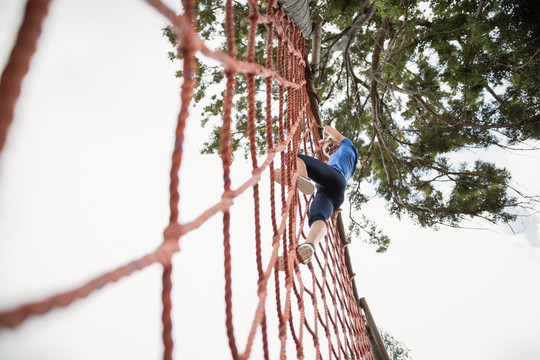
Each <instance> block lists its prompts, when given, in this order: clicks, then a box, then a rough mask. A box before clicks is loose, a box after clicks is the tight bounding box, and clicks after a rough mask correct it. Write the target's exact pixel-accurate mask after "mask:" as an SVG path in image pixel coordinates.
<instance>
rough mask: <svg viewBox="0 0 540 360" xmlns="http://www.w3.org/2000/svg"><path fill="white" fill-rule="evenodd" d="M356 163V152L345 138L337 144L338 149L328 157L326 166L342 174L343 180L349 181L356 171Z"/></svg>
mask: <svg viewBox="0 0 540 360" xmlns="http://www.w3.org/2000/svg"><path fill="white" fill-rule="evenodd" d="M357 161H358V150H356V148H355V147H354V145H353V143H352V142H351V140H349V139H347V138H345V139H343V140H342V141H341V142H340V143H339V149H338V150H337V151H336V152H335V153H333V154H332V155H330V158H329V159H328V165H330V166H331V167H333V168H334V169H336V170H337V171H339V172H340V173H342V174H343V176H344V177H345V180H347V181H349V179H350V178H351V177H352V176H353V174H354V172H355V171H356V162H357Z"/></svg>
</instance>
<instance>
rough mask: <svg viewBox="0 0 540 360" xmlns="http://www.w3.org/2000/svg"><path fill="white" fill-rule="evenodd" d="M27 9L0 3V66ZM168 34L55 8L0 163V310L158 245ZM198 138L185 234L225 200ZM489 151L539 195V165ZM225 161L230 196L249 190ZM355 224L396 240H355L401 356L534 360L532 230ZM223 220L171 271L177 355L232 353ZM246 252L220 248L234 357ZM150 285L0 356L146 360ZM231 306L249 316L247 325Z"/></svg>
mask: <svg viewBox="0 0 540 360" xmlns="http://www.w3.org/2000/svg"><path fill="white" fill-rule="evenodd" d="M168 2H169V3H171V4H172V5H173V6H174V5H175V3H176V1H174V0H170V1H168ZM23 9H24V1H22V0H3V1H2V2H0V61H1V64H2V67H3V66H4V65H5V63H6V61H7V57H8V55H9V52H10V50H11V47H12V44H13V41H14V39H15V34H16V31H17V28H18V25H19V22H20V19H21V15H22V12H23ZM164 25H165V21H164V20H163V19H162V18H161V16H160V15H158V14H157V13H156V12H155V11H154V10H153V9H152V8H150V7H149V6H147V5H146V4H145V3H144V2H142V1H114V2H110V1H104V0H100V1H93V2H82V1H67V0H57V1H53V3H52V6H51V9H50V16H49V17H48V18H47V20H46V23H45V26H44V27H43V35H42V37H41V40H40V42H39V47H38V52H37V54H36V55H35V57H34V59H33V61H32V66H31V70H30V73H29V74H28V76H27V78H26V79H25V82H24V86H23V91H22V97H21V99H20V100H19V102H18V105H17V108H16V118H15V121H14V123H13V126H12V127H11V130H10V133H9V137H8V143H7V145H6V147H5V149H4V151H3V153H2V154H1V155H0V199H1V201H0V289H1V290H0V309H7V308H11V307H12V306H15V305H17V304H20V303H22V302H26V301H32V300H37V299H41V298H43V297H45V296H48V295H51V294H54V293H57V292H58V291H63V290H68V289H71V288H72V287H74V286H77V285H79V284H81V283H82V282H84V281H86V280H88V279H90V278H92V277H94V276H96V275H99V274H101V273H102V272H104V271H107V270H110V269H112V268H115V267H117V266H118V265H122V264H124V263H125V262H127V261H130V260H132V259H134V258H137V257H139V256H141V255H143V254H146V253H148V252H150V251H152V250H153V249H154V248H155V247H156V246H157V245H158V244H159V243H160V241H161V233H162V231H163V228H164V227H165V226H166V224H167V220H168V185H169V180H168V177H169V166H170V153H171V151H172V144H173V133H174V127H175V123H176V115H177V112H178V109H179V97H178V93H179V89H178V86H179V81H178V80H177V79H175V78H174V76H173V74H174V71H175V70H176V65H175V64H173V63H171V62H169V61H168V60H167V56H166V53H167V51H169V50H170V47H169V44H168V43H167V41H166V39H165V38H164V37H163V36H162V35H161V28H162V27H163V26H164ZM204 134H205V132H203V131H201V130H200V129H199V125H198V119H197V116H192V117H191V118H190V120H189V123H188V129H187V138H186V143H185V149H186V154H185V157H184V164H183V170H182V174H181V175H182V181H183V182H182V185H181V194H182V199H181V201H182V203H181V217H182V220H188V219H192V218H194V217H195V216H196V215H198V214H199V213H200V212H202V211H203V210H205V209H206V208H207V207H209V206H210V205H212V204H214V203H215V202H217V201H218V200H219V199H220V196H221V195H220V188H221V170H220V168H221V165H220V163H219V161H218V159H216V157H209V156H200V155H199V154H198V151H199V149H200V148H201V147H202V144H203V142H204V141H205V135H204ZM487 155H488V156H489V157H490V158H492V159H497V160H498V161H500V163H501V164H504V165H506V166H508V168H509V169H510V170H511V172H512V173H513V174H514V179H515V180H516V181H517V182H519V183H520V184H522V185H524V186H525V187H527V188H528V189H529V190H530V191H531V192H535V193H539V192H540V186H539V185H538V181H537V180H536V178H537V175H538V170H537V169H538V165H539V163H540V160H539V157H538V154H537V153H536V154H534V153H526V154H523V153H521V154H508V153H503V152H500V151H491V152H490V153H488V154H487ZM238 159H239V161H238V162H239V163H240V162H241V157H238ZM237 165H238V166H237V167H236V168H235V173H234V174H233V176H234V178H233V181H235V182H234V184H233V185H236V186H238V184H239V183H240V181H241V180H242V179H245V178H246V177H247V176H249V170H246V167H245V166H243V164H237ZM263 186H264V184H263ZM262 193H263V194H264V192H262ZM202 195H204V196H202ZM250 198H251V194H250V193H249V192H248V194H247V195H246V196H243V197H242V198H240V199H238V200H237V201H236V203H237V206H238V208H237V210H234V211H235V213H233V219H234V221H235V223H234V224H233V226H234V225H236V228H240V226H251V225H250V223H251V222H252V221H251V220H249V221H245V219H244V216H246V214H243V213H241V211H242V210H238V209H245V208H246V206H250V205H249V203H250ZM366 211H368V212H369V214H368V215H370V216H371V217H372V218H373V219H375V220H377V221H378V223H379V225H380V226H381V227H382V228H384V230H385V232H386V233H387V234H388V235H389V236H390V237H391V238H392V239H393V244H392V246H391V247H390V249H389V250H388V252H387V253H385V254H376V253H375V252H374V249H373V248H371V247H369V246H367V245H364V244H363V243H362V242H361V241H360V240H358V239H356V240H354V241H353V244H352V245H351V249H350V250H351V256H352V261H353V268H354V270H355V272H356V274H357V276H356V283H357V286H358V289H359V294H360V296H364V297H366V298H367V300H368V303H369V305H370V307H371V310H372V312H373V315H374V316H375V320H376V321H377V324H378V325H379V327H380V328H383V329H385V330H387V331H388V332H390V333H391V334H392V335H393V336H394V337H396V338H397V339H399V340H400V341H402V342H404V343H405V344H406V345H407V346H408V347H409V348H410V349H411V350H412V356H413V357H414V359H416V360H431V359H439V360H449V359H456V358H459V359H479V360H482V359H492V360H503V359H509V358H519V359H521V360H536V359H538V358H540V342H538V339H539V338H540V322H539V321H538V320H539V319H540V309H539V307H538V304H539V303H540V281H538V275H539V274H540V240H539V230H538V217H532V218H529V219H528V220H526V223H525V225H526V226H527V227H526V229H525V231H524V232H522V233H520V234H518V235H515V236H512V235H511V234H510V231H509V230H508V228H507V227H490V229H491V230H489V231H478V230H457V229H442V230H441V231H439V232H434V231H432V230H428V229H419V228H417V227H415V226H413V225H412V224H411V223H409V222H408V221H401V222H399V221H397V220H395V219H391V218H389V217H388V216H387V215H386V214H385V212H384V209H383V208H382V206H380V204H377V202H375V203H374V204H373V205H372V206H370V207H369V208H367V209H366ZM250 216H251V215H250ZM263 216H264V213H263ZM263 218H264V217H263ZM220 221H221V220H220V217H219V216H216V217H214V218H213V219H212V220H210V221H209V222H208V224H207V225H206V226H205V228H204V229H201V230H198V231H196V232H195V233H194V234H190V235H189V236H187V237H185V238H184V239H183V240H182V242H181V248H182V251H181V252H180V253H179V254H177V255H175V258H174V265H175V273H174V285H173V298H174V305H173V306H174V308H173V316H174V336H175V358H177V359H206V358H228V357H229V355H228V354H229V353H228V347H227V339H226V334H225V328H224V325H223V321H224V320H223V319H224V301H223V290H222V289H223V280H222V278H223V269H222V267H223V266H222V263H223V259H222V245H221V243H222V240H221V230H220ZM263 226H265V227H267V226H268V224H264V223H263ZM517 228H520V229H522V228H523V226H521V225H520V226H517ZM247 230H248V229H246V231H245V234H248V233H249V231H247ZM242 231H244V228H242ZM252 247H253V246H252V242H251V240H249V239H248V241H246V238H245V235H244V232H242V235H239V236H237V237H236V238H234V239H233V261H236V262H235V264H236V265H237V266H236V268H235V270H234V273H233V275H234V276H235V277H234V279H235V282H234V286H235V288H234V290H235V293H236V294H238V293H240V294H242V292H245V293H247V294H248V295H246V296H240V295H236V297H235V298H234V306H235V309H236V310H237V311H236V313H235V319H236V320H237V321H236V322H235V329H236V332H237V334H236V335H237V340H238V343H239V347H240V348H243V346H244V343H245V333H246V332H247V328H248V327H249V326H250V325H251V313H252V311H251V309H252V304H253V297H254V296H255V291H254V290H253V289H254V288H255V285H256V274H255V272H256V271H255V266H254V263H255V260H254V255H253V254H254V251H253V249H252ZM264 251H265V252H266V253H267V252H268V251H269V250H268V249H265V250H264ZM243 262H246V264H247V265H244V264H243ZM244 267H245V268H244ZM160 284H161V268H160V266H157V265H155V266H152V267H150V268H148V269H145V270H143V271H142V272H139V273H136V274H134V275H133V276H131V277H129V278H126V279H124V280H122V281H120V282H119V283H117V284H113V285H110V286H107V287H106V288H105V289H103V290H101V291H99V292H97V293H95V294H93V295H92V296H91V297H90V298H88V299H86V300H83V301H78V302H76V303H75V304H73V305H71V306H70V307H69V308H67V309H60V310H55V311H53V312H52V313H50V314H48V315H46V316H43V317H35V318H31V319H30V320H28V321H27V322H25V323H24V324H23V325H22V326H20V327H19V328H18V329H16V330H14V331H12V330H0V359H3V360H15V359H16V360H21V359H55V360H59V359H60V360H61V359H96V358H99V359H113V358H132V359H159V358H161V356H162V355H161V351H162V345H161V338H160V337H161V324H160V322H161V321H160V314H161V305H160V291H161V290H160V289H161V285H160ZM238 309H250V310H248V311H247V312H246V316H245V319H244V317H243V312H242V311H239V310H238ZM244 320H245V321H244ZM293 354H294V353H291V355H290V357H291V358H294V355H293ZM275 357H276V356H275V354H274V357H273V358H275ZM253 358H254V359H256V358H258V355H257V354H254V357H253Z"/></svg>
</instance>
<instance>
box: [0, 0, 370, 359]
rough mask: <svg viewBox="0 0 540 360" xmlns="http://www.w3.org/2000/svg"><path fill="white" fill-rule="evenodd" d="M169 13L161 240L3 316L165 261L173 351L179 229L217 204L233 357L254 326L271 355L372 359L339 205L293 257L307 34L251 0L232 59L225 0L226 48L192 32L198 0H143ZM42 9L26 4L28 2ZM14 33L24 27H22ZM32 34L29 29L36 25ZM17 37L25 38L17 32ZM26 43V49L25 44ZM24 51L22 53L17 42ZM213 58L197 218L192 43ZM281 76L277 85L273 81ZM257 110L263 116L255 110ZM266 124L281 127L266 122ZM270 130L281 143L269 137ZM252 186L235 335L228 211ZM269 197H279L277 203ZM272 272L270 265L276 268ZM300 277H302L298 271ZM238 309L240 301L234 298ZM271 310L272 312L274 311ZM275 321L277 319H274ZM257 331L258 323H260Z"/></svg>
mask: <svg viewBox="0 0 540 360" xmlns="http://www.w3.org/2000/svg"><path fill="white" fill-rule="evenodd" d="M147 2H148V3H149V4H150V5H151V6H152V7H154V8H155V9H156V10H157V11H158V12H160V13H161V14H162V15H163V16H165V17H166V18H167V19H168V20H169V21H170V22H171V24H172V25H173V27H174V29H175V31H176V33H177V35H178V39H179V44H178V49H179V52H180V53H181V54H182V59H183V74H184V81H183V84H182V89H181V90H182V94H181V108H180V112H179V114H178V119H177V126H176V134H175V135H176V136H175V143H174V149H173V152H172V165H171V171H170V187H169V192H170V201H169V206H170V216H169V225H168V226H167V227H166V229H165V230H164V232H163V237H164V240H163V242H162V244H161V245H160V246H159V247H158V248H157V249H156V250H155V251H154V252H152V253H150V254H147V255H145V256H143V257H142V258H140V259H138V260H135V261H132V262H130V263H128V264H126V265H124V266H121V267H119V268H117V269H115V270H112V271H110V272H108V273H105V274H103V275H101V276H99V277H97V278H95V279H94V280H91V281H89V282H88V283H86V284H84V285H82V286H80V287H78V288H76V289H74V290H71V291H68V292H65V293H61V294H57V295H54V296H52V297H50V298H47V299H44V300H41V301H37V302H33V303H30V304H25V305H22V306H20V307H18V308H15V309H12V310H8V311H2V312H0V326H1V327H11V328H14V327H16V326H18V325H20V324H22V323H23V322H24V321H25V320H26V319H27V318H28V317H29V316H32V315H43V314H45V313H47V312H48V311H50V310H51V309H53V308H56V307H65V306H68V305H69V304H71V303H72V302H73V301H75V300H77V299H81V298H85V297H87V296H89V295H90V294H91V293H92V292H94V291H96V290H98V289H101V288H102V287H104V286H105V285H107V284H109V283H111V282H116V281H118V280H119V279H121V278H122V277H125V276H129V275H131V274H133V273H134V272H135V271H137V270H141V269H143V268H146V267H148V266H149V265H151V264H154V263H160V264H162V265H163V276H162V284H163V289H162V303H163V312H162V322H163V333H162V338H163V344H164V359H166V360H169V359H172V353H173V336H172V326H173V322H172V318H171V310H172V299H171V289H172V281H171V277H172V272H173V268H172V263H171V259H172V256H173V255H174V254H175V253H176V252H178V251H179V240H180V238H181V237H183V236H184V235H185V234H187V233H189V232H191V231H193V230H195V229H197V228H199V227H201V226H203V225H204V224H205V222H206V221H207V220H208V219H209V218H211V217H212V216H214V215H216V214H217V213H219V212H221V213H222V214H223V246H224V248H223V251H224V277H225V289H224V295H225V299H224V300H225V318H226V324H225V325H226V332H227V337H228V342H229V348H230V353H231V357H232V358H233V359H235V360H236V359H248V358H250V356H251V354H252V351H253V345H254V343H255V341H254V340H255V337H256V336H257V334H260V335H261V339H262V353H263V354H264V358H265V359H269V358H270V353H271V351H272V349H274V348H275V347H276V346H278V347H279V348H280V350H279V356H280V358H281V359H286V358H287V356H288V355H287V354H288V352H290V346H289V344H291V345H292V346H294V352H295V353H294V355H292V354H290V356H292V357H296V358H297V359H304V358H311V356H312V355H311V354H312V353H313V354H314V355H313V356H315V358H316V359H323V358H328V359H368V360H370V359H372V357H371V351H370V344H369V337H368V333H367V329H366V324H365V321H364V318H363V315H362V310H361V308H360V306H359V304H358V302H357V299H356V298H355V296H354V293H353V287H352V279H351V277H350V275H349V271H348V268H347V265H346V263H345V257H344V252H345V247H344V245H343V242H342V241H341V239H340V238H339V235H338V231H337V220H336V219H337V217H336V216H333V217H332V218H331V219H330V220H329V221H328V231H327V234H326V236H325V239H324V241H322V242H321V244H320V245H319V246H318V249H317V252H316V254H315V257H314V258H313V260H312V261H311V262H310V263H308V264H307V265H300V264H299V263H298V260H297V259H296V247H297V246H298V244H299V243H300V242H301V241H302V239H303V238H305V234H304V231H303V228H304V224H305V223H306V221H307V216H308V209H309V205H310V202H311V197H307V196H305V195H301V194H300V193H299V192H298V191H297V190H296V187H295V186H290V185H291V184H295V183H296V179H297V177H298V174H297V173H296V169H295V168H296V161H295V159H296V155H297V154H298V153H299V152H304V153H311V154H312V155H314V156H320V146H319V145H318V141H319V140H320V139H319V136H318V132H317V131H313V129H315V127H316V126H317V125H316V122H315V119H314V118H313V115H312V114H311V110H310V106H309V100H308V94H307V90H306V88H305V84H306V80H305V77H304V75H305V69H306V66H307V64H306V61H305V55H306V41H305V39H304V38H303V36H302V34H301V32H300V31H299V30H298V28H297V27H296V26H295V25H294V24H293V23H292V22H291V21H290V20H289V19H288V17H287V16H286V15H285V13H284V12H283V10H282V9H281V8H280V7H279V6H278V5H277V2H276V0H268V1H267V3H266V6H265V8H266V13H265V14H261V13H260V8H259V6H258V3H257V1H256V0H249V1H248V4H249V17H248V20H249V29H248V34H249V35H248V52H247V58H246V61H240V60H238V59H236V48H235V37H236V35H235V27H234V8H233V3H232V0H226V4H225V25H224V26H225V34H226V46H227V47H226V52H220V51H214V50H210V49H209V48H208V47H207V46H206V45H205V43H204V41H202V40H201V39H200V38H199V37H198V36H197V34H196V31H195V26H196V19H195V14H196V4H195V2H194V0H184V1H183V8H184V14H182V15H180V16H178V15H177V14H175V13H174V12H173V11H172V10H171V9H170V8H169V7H167V6H166V5H165V4H163V3H162V1H161V0H147ZM47 5H48V1H44V0H41V1H33V0H29V1H28V6H27V14H26V15H25V19H24V20H23V23H22V24H21V30H20V32H19V38H18V41H17V43H16V45H15V48H14V50H13V52H12V57H11V58H10V61H9V62H8V65H7V66H6V69H5V70H4V72H3V74H2V82H1V84H0V94H2V98H3V97H4V96H3V94H9V96H7V95H6V96H7V97H6V99H8V100H9V101H7V100H6V101H5V102H4V100H2V105H1V108H0V110H1V111H0V115H1V125H2V126H1V127H0V140H2V142H1V143H0V149H1V146H2V145H3V142H4V140H5V138H6V136H7V129H8V127H9V124H10V123H11V121H12V117H13V106H14V103H15V101H16V98H17V97H18V93H19V92H20V86H21V85H20V84H21V82H22V78H23V77H24V74H25V73H26V72H27V70H28V63H29V60H30V58H31V55H32V54H33V52H34V51H35V43H36V40H37V34H38V33H36V28H39V24H40V23H41V21H42V20H43V18H44V17H45V14H46V9H47ZM36 13H37V14H39V15H32V14H36ZM261 24H262V26H265V27H266V29H267V35H266V49H265V55H266V59H265V63H264V65H261V64H257V63H256V62H255V42H256V36H257V27H258V26H260V25H261ZM21 34H22V35H21ZM28 34H33V35H32V36H30V35H28ZM21 39H22V40H21ZM22 48H24V49H25V50H21V49H22ZM21 52H22V53H24V54H25V56H19V55H18V54H19V53H21ZM197 52H198V53H200V54H202V55H203V56H207V57H209V58H212V59H214V60H216V61H218V62H219V63H221V64H222V66H223V69H224V73H225V76H226V86H225V91H224V101H223V126H222V131H221V138H220V149H219V153H220V156H221V159H222V164H223V169H222V170H223V194H222V198H221V199H220V201H218V202H217V203H216V204H214V205H213V206H211V207H210V208H208V209H207V210H206V211H204V212H203V213H202V214H200V215H199V216H198V217H197V218H196V219H195V220H193V221H191V222H188V223H183V224H180V223H179V222H178V219H179V210H178V209H179V202H180V194H179V191H178V187H179V185H180V180H181V179H180V178H179V175H178V174H179V171H180V169H181V166H182V155H183V143H184V131H185V126H186V121H188V118H189V116H188V109H189V106H190V104H191V101H192V97H193V89H194V86H195V81H194V79H195V54H196V53H197ZM238 74H245V75H246V77H247V94H246V96H247V100H248V140H249V149H250V158H251V166H252V176H251V177H250V178H248V179H246V180H245V181H244V182H243V183H242V184H241V185H240V186H239V187H238V188H236V189H232V188H231V164H232V144H231V139H232V135H231V126H232V112H233V110H234V95H235V91H236V88H235V85H236V76H237V75H238ZM257 77H262V78H263V79H264V84H265V89H266V94H265V111H264V112H263V113H264V121H265V128H264V134H265V136H266V150H265V152H266V155H265V157H264V158H261V159H260V155H261V154H259V152H258V148H259V147H258V144H257V133H258V130H257V122H258V119H257V103H256V98H257V94H256V86H255V80H256V78H257ZM276 87H277V89H276ZM273 101H276V102H277V105H278V106H277V109H274V111H275V112H277V114H273V113H272V103H273ZM261 120H262V119H261ZM274 131H276V132H277V133H276V134H274ZM275 142H277V145H275ZM278 153H279V156H280V162H281V167H280V171H281V174H282V182H283V185H284V186H280V195H278V194H276V189H275V186H277V185H275V183H274V160H275V158H276V156H277V154H278ZM266 172H268V173H269V175H268V179H269V181H270V191H269V203H270V207H271V209H270V219H269V220H268V222H269V223H271V229H272V230H271V239H267V237H268V236H267V235H266V234H264V233H263V231H262V229H261V219H260V217H261V215H260V210H261V194H260V189H259V182H260V180H261V178H262V176H263V174H264V173H266ZM248 189H252V191H253V207H254V210H253V216H254V223H255V233H254V234H253V239H254V245H255V247H254V250H255V267H256V271H257V274H258V280H257V296H258V301H257V306H256V308H255V311H254V313H253V315H252V317H251V319H252V322H251V326H250V331H249V333H248V336H247V341H246V343H245V346H244V347H240V346H239V344H238V341H237V339H236V336H235V329H234V321H233V317H234V310H233V301H232V297H233V293H232V288H233V287H232V281H233V278H232V275H231V273H232V268H233V265H234V264H233V261H232V259H231V213H230V209H231V206H232V205H233V201H234V199H235V198H237V197H238V196H240V195H241V194H243V193H244V192H245V191H247V190H248ZM277 203H280V204H281V210H280V211H279V212H278V210H277V206H278V205H277ZM265 249H269V250H271V255H270V257H269V259H266V260H264V257H263V250H265ZM280 252H281V253H282V256H283V257H284V259H285V260H286V261H285V269H284V271H283V272H279V271H277V268H276V263H277V259H278V255H279V253H280ZM272 274H273V276H272ZM304 278H305V279H304ZM272 280H273V281H274V284H273V286H272V289H273V293H274V300H275V301H274V302H273V303H274V304H275V309H276V314H275V315H272V316H271V315H270V314H269V313H268V311H267V303H268V302H267V299H268V297H269V295H271V294H269V290H270V284H269V283H270V282H271V281H272ZM242 311H243V312H245V309H242ZM270 319H274V321H270ZM271 324H275V325H271ZM271 326H275V327H277V329H273V330H277V332H278V335H277V336H278V338H277V339H275V338H272V337H271V331H270V330H271ZM259 331H260V332H259Z"/></svg>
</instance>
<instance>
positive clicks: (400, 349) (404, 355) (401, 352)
mask: <svg viewBox="0 0 540 360" xmlns="http://www.w3.org/2000/svg"><path fill="white" fill-rule="evenodd" d="M381 338H382V340H383V342H384V347H385V348H386V352H387V353H388V356H389V357H390V359H392V360H411V359H412V358H411V356H410V355H409V353H410V351H411V350H410V349H409V348H408V347H407V346H405V344H403V343H402V342H400V341H398V340H397V339H396V338H394V337H393V336H392V335H390V334H389V333H387V332H385V331H381Z"/></svg>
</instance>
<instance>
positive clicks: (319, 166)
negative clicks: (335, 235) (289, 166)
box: [298, 154, 347, 226]
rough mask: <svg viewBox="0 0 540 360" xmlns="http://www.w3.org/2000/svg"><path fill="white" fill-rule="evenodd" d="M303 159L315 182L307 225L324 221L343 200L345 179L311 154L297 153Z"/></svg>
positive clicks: (310, 176) (308, 172) (309, 174)
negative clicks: (315, 187)
mask: <svg viewBox="0 0 540 360" xmlns="http://www.w3.org/2000/svg"><path fill="white" fill-rule="evenodd" d="M298 157H299V158H300V159H302V160H303V161H304V163H305V164H306V168H307V175H308V177H309V178H310V179H311V180H313V181H314V182H315V183H316V184H317V193H316V194H315V197H314V198H313V201H312V202H311V206H310V208H309V226H311V225H312V224H313V223H314V222H315V221H317V220H322V221H326V220H328V219H330V216H332V214H333V213H334V211H336V210H337V209H339V207H340V206H341V204H343V201H344V200H345V187H346V186H347V180H345V177H344V176H343V174H341V173H340V172H339V171H338V170H336V169H334V168H333V167H332V166H330V165H328V164H326V163H325V162H322V161H320V160H318V159H315V158H313V157H311V156H307V155H302V154H299V155H298Z"/></svg>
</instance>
